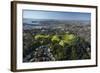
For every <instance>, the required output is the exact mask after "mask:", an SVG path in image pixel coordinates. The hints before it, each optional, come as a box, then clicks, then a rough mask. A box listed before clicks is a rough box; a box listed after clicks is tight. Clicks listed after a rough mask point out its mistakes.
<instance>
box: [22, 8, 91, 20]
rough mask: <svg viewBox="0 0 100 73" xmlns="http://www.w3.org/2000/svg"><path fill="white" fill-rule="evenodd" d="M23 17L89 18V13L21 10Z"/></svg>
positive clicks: (50, 18) (52, 18)
mask: <svg viewBox="0 0 100 73" xmlns="http://www.w3.org/2000/svg"><path fill="white" fill-rule="evenodd" d="M23 19H36V20H38V19H39V20H40V19H41V20H43V19H45V20H86V21H90V20H91V13H80V12H59V11H38V10H23Z"/></svg>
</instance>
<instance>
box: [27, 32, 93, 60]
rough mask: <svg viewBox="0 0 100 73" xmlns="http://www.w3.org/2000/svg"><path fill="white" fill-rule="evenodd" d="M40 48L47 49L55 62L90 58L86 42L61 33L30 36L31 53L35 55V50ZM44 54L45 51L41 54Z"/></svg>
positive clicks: (69, 34) (32, 57) (73, 35)
mask: <svg viewBox="0 0 100 73" xmlns="http://www.w3.org/2000/svg"><path fill="white" fill-rule="evenodd" d="M41 46H44V47H47V49H49V50H50V54H52V56H53V58H54V59H53V60H56V61H60V60H81V59H90V58H91V46H90V43H89V42H86V41H85V40H84V39H82V38H80V37H78V36H76V35H75V34H71V33H63V34H60V35H59V34H36V35H32V43H31V45H30V47H31V51H34V52H33V53H35V52H36V51H35V50H36V49H37V48H39V47H41ZM41 49H44V48H41ZM45 49H46V48H45ZM45 52H46V51H44V52H42V53H45ZM36 55H39V52H37V54H36ZM36 55H34V56H36ZM34 56H30V58H29V61H30V60H31V59H34ZM48 57H49V56H48ZM26 59H27V56H26ZM51 60H52V59H51ZM27 61H28V60H27ZM34 61H35V60H34Z"/></svg>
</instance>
